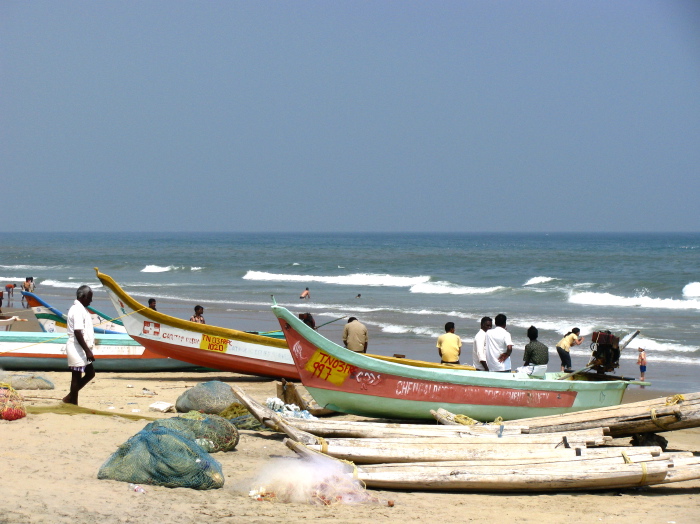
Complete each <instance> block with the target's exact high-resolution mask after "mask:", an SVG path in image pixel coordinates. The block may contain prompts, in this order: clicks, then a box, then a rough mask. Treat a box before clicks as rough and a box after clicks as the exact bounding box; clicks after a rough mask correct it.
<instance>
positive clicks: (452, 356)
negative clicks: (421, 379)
mask: <svg viewBox="0 0 700 524" xmlns="http://www.w3.org/2000/svg"><path fill="white" fill-rule="evenodd" d="M436 347H437V348H438V353H439V354H440V364H450V365H453V366H454V365H459V355H460V354H461V353H462V339H461V338H459V337H458V336H457V335H455V323H454V322H448V323H446V324H445V333H444V334H443V335H440V336H439V337H438V339H437V344H436Z"/></svg>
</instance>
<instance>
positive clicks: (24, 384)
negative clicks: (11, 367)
mask: <svg viewBox="0 0 700 524" xmlns="http://www.w3.org/2000/svg"><path fill="white" fill-rule="evenodd" d="M0 382H2V383H4V384H9V385H10V386H12V387H13V388H15V389H54V385H53V382H51V381H50V380H49V379H47V378H46V377H42V376H41V375H35V374H34V373H24V374H14V375H11V374H9V373H0Z"/></svg>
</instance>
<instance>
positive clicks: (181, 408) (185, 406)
mask: <svg viewBox="0 0 700 524" xmlns="http://www.w3.org/2000/svg"><path fill="white" fill-rule="evenodd" d="M237 401H238V399H237V398H236V396H235V395H234V394H233V391H232V390H231V386H229V385H228V384H225V383H224V382H221V381H219V380H211V381H209V382H203V383H202V384H197V385H196V386H195V387H193V388H191V389H188V390H187V391H185V392H184V393H183V394H182V395H180V396H179V397H178V399H177V401H176V402H175V409H176V410H177V411H178V412H179V413H187V412H188V411H199V412H201V413H212V414H217V413H221V412H222V411H223V410H225V409H226V408H227V407H228V406H229V405H231V404H232V403H233V402H237Z"/></svg>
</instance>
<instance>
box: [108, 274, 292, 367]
mask: <svg viewBox="0 0 700 524" xmlns="http://www.w3.org/2000/svg"><path fill="white" fill-rule="evenodd" d="M95 272H96V274H97V278H98V279H99V280H100V282H102V284H103V285H104V287H105V289H106V290H107V293H108V295H109V298H110V299H111V300H112V303H113V304H114V307H115V308H116V310H117V311H118V313H119V316H120V318H121V320H122V322H123V323H124V327H125V328H126V330H127V332H128V333H129V335H131V337H132V338H134V339H135V340H137V341H138V342H139V343H140V344H142V345H143V346H144V347H146V348H147V349H149V350H151V351H153V352H154V353H158V354H160V355H164V356H167V357H171V358H175V359H178V360H182V361H184V362H189V363H191V364H195V365H198V366H203V367H207V368H213V369H218V370H221V371H231V372H235V373H243V374H247V375H258V376H266V377H276V378H288V379H296V380H298V379H299V372H298V371H297V369H296V366H295V365H294V361H293V360H292V356H291V355H290V353H289V349H288V348H287V344H286V343H285V341H284V340H281V339H279V338H274V337H268V336H263V335H258V334H254V333H246V332H244V331H238V330H235V329H228V328H223V327H217V326H209V325H206V324H197V323H195V322H190V321H188V320H183V319H179V318H176V317H172V316H170V315H166V314H164V313H161V312H159V311H155V310H153V309H150V308H149V307H148V306H145V305H143V304H141V303H139V302H138V301H137V300H135V299H134V298H133V297H131V296H130V295H129V294H128V293H127V292H126V291H124V290H123V289H122V288H121V287H120V286H119V285H118V284H117V283H116V282H115V281H114V280H113V279H112V278H111V277H110V276H109V275H105V274H103V273H100V272H99V270H98V268H95Z"/></svg>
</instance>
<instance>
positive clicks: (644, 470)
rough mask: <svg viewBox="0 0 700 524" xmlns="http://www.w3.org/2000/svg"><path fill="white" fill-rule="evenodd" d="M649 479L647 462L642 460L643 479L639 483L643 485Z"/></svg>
mask: <svg viewBox="0 0 700 524" xmlns="http://www.w3.org/2000/svg"><path fill="white" fill-rule="evenodd" d="M646 481H647V463H646V462H642V480H640V481H639V485H640V486H643V485H644V484H645V483H646Z"/></svg>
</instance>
